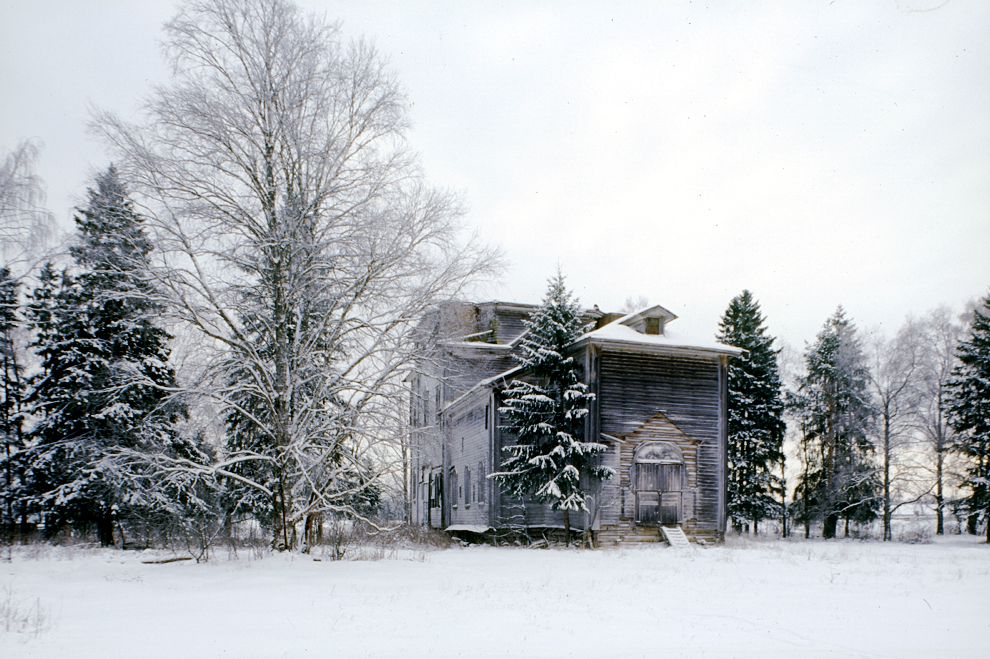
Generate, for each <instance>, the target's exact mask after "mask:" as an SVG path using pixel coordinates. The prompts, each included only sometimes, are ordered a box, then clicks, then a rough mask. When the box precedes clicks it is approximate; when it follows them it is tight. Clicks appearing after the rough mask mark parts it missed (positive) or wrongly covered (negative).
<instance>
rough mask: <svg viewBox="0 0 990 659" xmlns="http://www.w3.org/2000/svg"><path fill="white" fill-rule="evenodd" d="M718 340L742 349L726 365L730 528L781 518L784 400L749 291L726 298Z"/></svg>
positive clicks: (761, 319)
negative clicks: (780, 494) (727, 368)
mask: <svg viewBox="0 0 990 659" xmlns="http://www.w3.org/2000/svg"><path fill="white" fill-rule="evenodd" d="M718 340H719V341H720V342H721V343H725V344H728V345H733V346H736V347H737V348H743V349H744V350H746V353H744V354H743V355H740V356H739V357H738V358H736V359H733V360H732V361H731V362H730V363H729V387H728V388H729V400H728V411H729V424H728V450H727V452H728V465H729V474H728V476H729V478H728V484H727V490H728V492H727V503H728V513H729V518H730V519H731V521H732V525H733V527H734V528H735V529H736V530H737V531H741V530H742V528H743V527H744V526H747V525H748V524H749V523H750V522H751V523H752V524H753V530H754V532H755V531H756V529H757V525H758V524H759V522H760V520H764V519H771V518H775V517H779V516H780V514H781V505H780V503H779V502H778V501H777V500H776V499H775V498H774V496H775V495H778V496H779V493H780V491H781V480H780V477H779V476H777V475H776V474H775V471H777V470H778V469H779V466H780V465H782V464H783V461H784V452H783V443H784V421H783V412H784V401H783V397H782V395H781V382H780V374H779V373H778V371H777V350H775V349H774V347H773V342H774V337H772V336H769V335H768V334H767V328H766V325H765V318H764V317H763V315H762V313H761V312H760V305H759V303H758V302H757V301H756V299H755V298H754V297H753V294H752V293H750V292H749V291H748V290H744V291H743V292H742V293H740V294H739V295H737V296H736V297H734V298H733V299H732V301H731V302H729V306H728V308H727V309H726V310H725V313H724V314H723V315H722V320H721V322H720V323H719V331H718Z"/></svg>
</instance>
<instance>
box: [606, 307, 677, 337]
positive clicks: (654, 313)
mask: <svg viewBox="0 0 990 659" xmlns="http://www.w3.org/2000/svg"><path fill="white" fill-rule="evenodd" d="M676 318H677V315H676V314H674V313H673V312H672V311H670V310H669V309H665V308H663V307H661V306H660V305H659V304H657V305H654V306H652V307H649V308H648V309H643V310H642V311H637V312H636V313H632V314H629V315H627V316H624V317H623V318H621V319H619V320H618V321H617V322H619V323H621V324H622V325H625V326H627V327H631V328H632V329H634V330H636V331H637V332H639V333H640V334H654V335H656V336H663V330H664V327H665V326H666V325H667V323H669V322H670V321H672V320H675V319H676Z"/></svg>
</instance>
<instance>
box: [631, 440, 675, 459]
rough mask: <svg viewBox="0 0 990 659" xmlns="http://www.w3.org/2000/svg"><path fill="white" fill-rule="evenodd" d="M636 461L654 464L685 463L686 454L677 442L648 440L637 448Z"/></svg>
mask: <svg viewBox="0 0 990 659" xmlns="http://www.w3.org/2000/svg"><path fill="white" fill-rule="evenodd" d="M635 461H636V462H638V463H653V464H683V463H684V455H683V454H682V453H681V449H680V448H678V447H677V445H676V444H671V443H669V442H646V443H644V444H643V445H642V446H640V447H639V448H638V449H636V457H635Z"/></svg>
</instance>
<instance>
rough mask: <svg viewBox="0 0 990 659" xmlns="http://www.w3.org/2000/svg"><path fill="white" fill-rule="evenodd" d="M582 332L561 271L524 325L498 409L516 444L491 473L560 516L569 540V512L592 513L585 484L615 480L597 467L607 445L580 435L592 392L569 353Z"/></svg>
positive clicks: (515, 492)
mask: <svg viewBox="0 0 990 659" xmlns="http://www.w3.org/2000/svg"><path fill="white" fill-rule="evenodd" d="M581 332H582V324H581V318H580V308H579V307H578V303H577V301H576V300H575V299H574V298H573V296H572V294H571V292H570V291H568V290H567V287H566V285H565V283H564V276H563V275H562V274H561V273H560V272H559V271H558V272H557V275H556V276H555V277H553V278H551V279H550V281H549V286H548V290H547V293H546V296H545V297H544V299H543V304H542V305H541V306H540V307H539V308H538V309H537V310H536V311H534V312H533V314H532V315H531V316H530V318H529V319H528V320H527V321H526V334H525V336H524V338H523V340H522V341H521V346H520V353H519V354H518V355H517V357H516V359H517V361H518V362H519V364H520V366H522V369H523V371H522V374H521V376H520V377H519V378H517V379H514V380H513V381H512V382H511V383H510V384H509V386H508V387H507V388H506V390H505V391H504V393H503V405H502V406H501V407H500V408H499V412H500V413H501V415H502V418H503V419H504V420H505V423H504V425H503V426H502V430H504V431H506V432H508V433H511V434H512V435H513V436H514V437H515V442H514V443H513V444H511V445H509V446H506V447H504V448H503V451H504V452H505V454H506V457H505V459H504V460H503V462H502V464H501V471H499V472H496V473H494V474H492V478H494V479H495V480H496V481H497V482H498V483H499V484H500V485H502V486H503V487H504V488H505V490H506V491H507V492H508V493H509V494H510V495H512V496H515V497H518V498H526V497H531V498H533V499H535V500H536V501H540V502H542V503H547V504H549V505H550V507H551V508H552V509H553V510H561V511H563V513H564V529H565V533H566V534H567V536H568V537H569V536H570V513H571V511H581V510H583V511H587V509H588V508H587V494H588V493H587V491H586V489H585V487H586V483H588V482H592V481H600V480H606V479H609V478H611V477H612V476H613V475H614V471H613V470H612V469H611V468H609V467H602V466H600V465H598V464H597V460H596V456H597V455H599V454H601V453H603V452H604V451H605V450H606V446H605V445H604V444H601V443H598V442H593V441H585V440H584V438H583V435H584V422H585V416H587V414H588V405H589V403H590V402H591V401H592V400H593V398H594V394H591V393H589V392H588V387H587V385H585V384H584V383H582V382H581V373H580V370H579V367H578V365H577V363H575V360H574V357H573V356H571V355H569V354H568V349H569V347H570V345H571V344H572V343H573V342H574V340H575V339H576V338H577V337H578V336H580V334H581Z"/></svg>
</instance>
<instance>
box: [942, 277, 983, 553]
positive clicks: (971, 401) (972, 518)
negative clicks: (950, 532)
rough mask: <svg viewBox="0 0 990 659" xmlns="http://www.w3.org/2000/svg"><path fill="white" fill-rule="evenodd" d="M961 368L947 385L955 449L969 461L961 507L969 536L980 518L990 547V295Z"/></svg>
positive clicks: (977, 315)
mask: <svg viewBox="0 0 990 659" xmlns="http://www.w3.org/2000/svg"><path fill="white" fill-rule="evenodd" d="M956 356H957V357H958V358H959V365H958V366H956V368H954V369H953V371H952V378H951V379H950V380H949V383H948V387H947V388H948V390H949V397H950V402H949V410H948V413H949V422H950V423H951V424H952V427H953V428H954V429H955V431H956V433H958V436H957V439H956V441H955V443H954V446H953V449H954V450H955V452H957V453H958V454H959V455H961V456H962V457H963V458H964V459H965V461H966V467H965V480H964V481H963V483H962V485H963V487H964V488H966V489H967V490H969V496H968V497H966V498H965V499H964V500H963V502H962V504H963V508H964V510H965V511H966V513H967V514H968V527H969V531H970V533H974V534H975V533H976V531H977V528H976V527H977V524H978V522H979V518H980V517H982V518H983V522H984V524H985V525H986V534H987V542H988V543H990V294H988V295H987V297H985V298H984V299H983V300H982V301H981V304H980V306H979V307H978V308H977V309H975V310H974V311H973V322H972V325H971V326H970V335H969V338H968V339H966V340H964V341H960V342H959V346H958V348H957V350H956Z"/></svg>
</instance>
